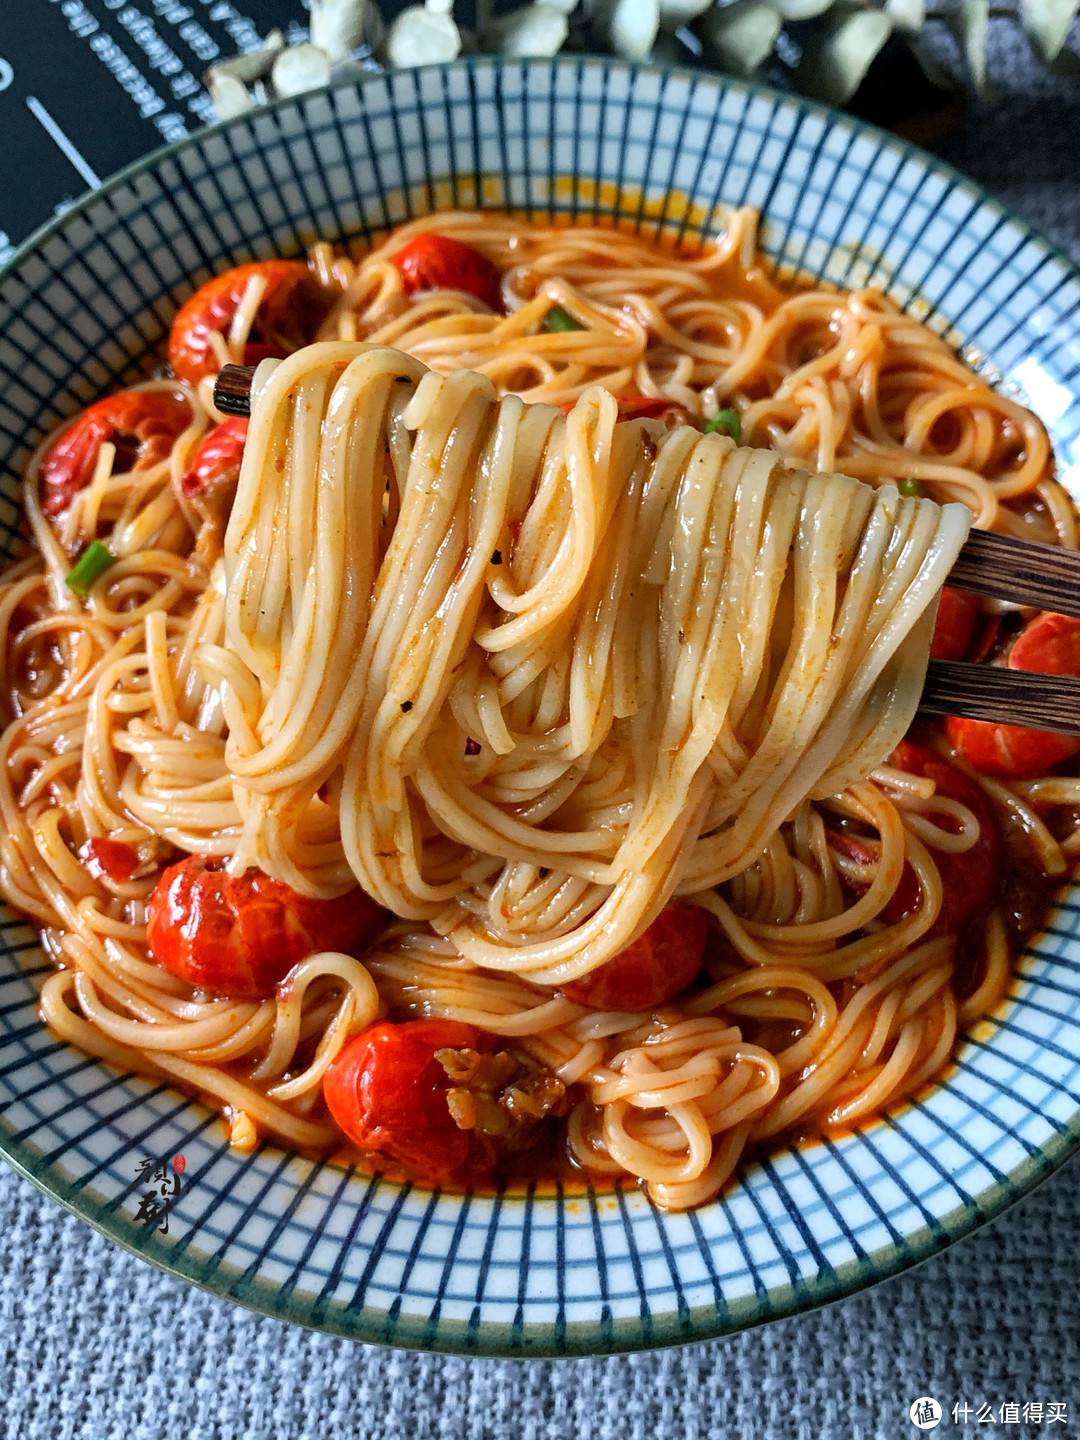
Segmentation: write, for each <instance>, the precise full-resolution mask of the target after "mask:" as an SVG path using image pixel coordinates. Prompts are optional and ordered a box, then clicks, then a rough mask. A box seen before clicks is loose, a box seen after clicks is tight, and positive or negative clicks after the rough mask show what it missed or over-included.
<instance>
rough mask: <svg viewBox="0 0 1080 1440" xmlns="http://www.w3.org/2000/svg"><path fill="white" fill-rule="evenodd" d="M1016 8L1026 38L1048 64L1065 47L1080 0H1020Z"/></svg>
mask: <svg viewBox="0 0 1080 1440" xmlns="http://www.w3.org/2000/svg"><path fill="white" fill-rule="evenodd" d="M1019 9H1020V23H1021V24H1022V25H1023V27H1024V29H1025V31H1026V32H1027V36H1028V39H1029V40H1030V41H1031V43H1032V45H1034V47H1035V49H1036V50H1037V51H1038V52H1039V54H1040V55H1041V56H1042V58H1043V59H1044V60H1045V61H1046V63H1047V64H1048V65H1049V64H1050V62H1051V61H1052V60H1056V59H1057V57H1058V55H1059V54H1060V53H1061V51H1062V49H1063V48H1064V45H1065V41H1066V39H1067V38H1068V34H1069V26H1070V25H1071V24H1072V22H1073V20H1074V19H1075V18H1076V13H1077V11H1078V10H1080V0H1019Z"/></svg>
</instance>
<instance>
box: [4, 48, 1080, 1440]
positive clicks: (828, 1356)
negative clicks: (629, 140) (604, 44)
mask: <svg viewBox="0 0 1080 1440" xmlns="http://www.w3.org/2000/svg"><path fill="white" fill-rule="evenodd" d="M947 52H948V45H947V43H946V44H944V45H943V53H945V54H946V55H947ZM991 73H992V75H993V77H994V79H995V81H996V83H997V85H998V87H999V96H998V98H997V99H996V100H995V101H994V102H992V103H990V104H988V105H982V104H980V105H976V106H974V107H973V109H972V112H971V115H970V117H969V119H968V122H967V124H966V125H965V127H964V128H963V129H962V130H961V131H960V132H958V133H956V134H954V135H953V136H951V137H950V138H949V139H948V140H947V141H946V142H944V143H943V144H941V145H940V146H939V151H940V153H941V154H942V155H943V156H944V157H945V158H946V159H948V160H950V161H952V163H954V164H956V165H958V166H959V167H960V168H961V169H963V170H965V171H966V172H967V173H968V174H970V175H971V176H972V177H973V178H974V179H976V180H978V181H979V182H980V183H981V184H983V185H984V186H986V188H987V189H989V190H990V191H991V192H993V193H994V194H996V195H997V196H998V197H999V198H1000V199H1001V200H1002V201H1003V202H1004V203H1005V204H1006V205H1007V206H1009V207H1010V208H1011V209H1014V210H1016V211H1017V212H1018V213H1020V214H1021V215H1023V216H1024V217H1025V218H1026V219H1027V220H1029V221H1030V222H1031V223H1032V224H1033V225H1035V226H1036V227H1037V228H1039V229H1041V230H1042V231H1043V232H1044V233H1045V234H1046V235H1047V236H1048V237H1049V238H1050V239H1051V240H1053V241H1054V242H1055V243H1056V244H1058V245H1059V246H1061V248H1062V249H1064V250H1065V251H1066V252H1068V253H1069V254H1071V255H1072V256H1073V257H1074V258H1075V259H1077V260H1080V87H1077V86H1076V85H1071V84H1066V83H1064V82H1061V81H1057V80H1053V79H1049V78H1047V77H1045V76H1043V75H1041V74H1040V73H1039V72H1038V71H1037V69H1036V68H1035V66H1034V65H1033V64H1032V63H1031V60H1030V57H1029V55H1028V52H1027V48H1026V46H1025V45H1024V44H1023V42H1022V41H1019V40H1018V39H1017V36H1016V32H1015V31H1014V30H1013V29H1012V28H1011V27H1010V26H1008V25H1004V24H1002V25H995V26H994V28H993V35H992V44H991ZM1078 1174H1080V1172H1078V1171H1077V1170H1076V1167H1075V1166H1074V1167H1070V1168H1067V1169H1066V1170H1065V1171H1064V1172H1063V1173H1062V1174H1060V1175H1058V1176H1057V1177H1055V1178H1054V1179H1053V1180H1051V1181H1049V1182H1048V1183H1047V1184H1046V1185H1045V1186H1044V1187H1043V1188H1042V1189H1041V1190H1040V1191H1038V1192H1037V1193H1036V1194H1035V1195H1033V1196H1031V1197H1030V1198H1029V1199H1028V1200H1026V1201H1025V1202H1024V1203H1023V1204H1022V1205H1020V1206H1018V1207H1017V1208H1016V1209H1014V1210H1013V1211H1012V1212H1011V1213H1010V1214H1008V1215H1006V1216H1005V1217H1003V1218H1002V1219H1001V1220H999V1221H998V1222H996V1223H995V1224H993V1225H991V1226H988V1227H987V1228H986V1229H985V1230H983V1231H981V1232H980V1233H979V1234H977V1235H976V1236H974V1237H973V1238H971V1239H970V1240H968V1241H966V1242H964V1243H962V1244H961V1245H959V1246H957V1247H955V1248H954V1249H952V1250H950V1251H948V1252H947V1253H946V1254H944V1255H941V1256H939V1257H937V1258H935V1259H934V1260H931V1261H928V1262H927V1263H926V1264H925V1265H923V1266H921V1267H920V1268H919V1269H917V1270H916V1271H913V1272H911V1273H909V1274H907V1275H903V1276H900V1277H899V1278H897V1279H896V1280H893V1281H891V1282H889V1283H888V1284H886V1285H883V1286H881V1287H880V1288H878V1289H877V1290H874V1291H872V1292H870V1293H867V1294H864V1295H860V1296H856V1297H855V1298H853V1299H851V1300H847V1301H843V1302H841V1303H839V1304H837V1305H834V1306H832V1307H831V1308H830V1309H828V1310H825V1311H822V1312H819V1313H817V1314H813V1315H808V1316H805V1317H802V1318H800V1319H796V1320H789V1321H784V1322H783V1323H780V1324H776V1325H773V1326H769V1327H767V1328H765V1329H761V1330H755V1331H751V1332H748V1333H746V1334H744V1335H739V1336H735V1337H734V1338H732V1339H729V1340H725V1341H717V1342H714V1343H710V1344H705V1345H697V1346H689V1347H686V1348H684V1349H681V1350H674V1351H664V1352H658V1353H654V1354H643V1355H635V1356H627V1357H619V1358H613V1359H607V1360H595V1361H588V1360H580V1361H562V1362H549V1361H531V1362H514V1361H501V1360H458V1359H445V1358H440V1357H434V1356H416V1355H408V1354H404V1353H394V1352H390V1351H384V1350H377V1349H374V1348H371V1347H366V1346H359V1345H354V1344H351V1343H350V1342H348V1341H344V1340H338V1339H333V1338H330V1337H328V1336H324V1335H318V1334H314V1333H310V1332H308V1331H305V1330H301V1329H299V1328H297V1327H292V1326H287V1325H284V1324H281V1323H280V1322H277V1321H274V1320H267V1319H265V1318H263V1317H262V1316H259V1315H255V1314H252V1313H249V1312H247V1311H245V1310H242V1309H240V1308H238V1307H237V1306H234V1305H230V1304H228V1303H226V1302H225V1301H222V1300H218V1299H216V1298H214V1297H212V1296H209V1295H206V1294H203V1293H202V1292H201V1291H198V1290H195V1289H193V1288H192V1287H190V1286H188V1285H186V1284H184V1283H183V1282H182V1281H179V1280H174V1279H172V1278H171V1277H169V1276H166V1275H162V1274H159V1273H158V1272H157V1271H155V1270H152V1269H151V1268H150V1267H149V1266H147V1265H145V1264H143V1263H142V1262H141V1261H139V1260H136V1259H134V1258H133V1257H131V1256H129V1255H127V1254H126V1253H124V1252H123V1251H121V1250H118V1249H116V1248H115V1247H114V1246H112V1245H111V1244H109V1242H107V1241H106V1240H103V1239H102V1238H101V1237H100V1236H99V1235H97V1234H95V1233H94V1232H93V1231H91V1230H89V1229H88V1228H87V1227H86V1226H85V1225H83V1224H81V1223H80V1222H79V1221H77V1220H74V1219H72V1218H71V1217H70V1216H68V1215H66V1214H64V1213H63V1212H62V1211H61V1210H60V1209H59V1208H58V1207H57V1206H55V1205H53V1204H51V1203H50V1202H49V1201H46V1200H44V1199H43V1198H42V1197H41V1196H39V1195H38V1193H37V1192H36V1191H35V1190H34V1189H33V1187H32V1186H31V1185H29V1184H28V1183H27V1182H26V1181H24V1180H21V1179H19V1178H18V1177H17V1176H16V1175H14V1174H12V1173H9V1172H7V1171H6V1169H3V1167H0V1434H2V1435H3V1436H4V1437H8V1440H16V1437H17V1440H74V1437H79V1440H83V1437H86V1440H166V1437H184V1440H217V1437H223V1440H233V1437H236V1440H279V1437H280V1440H309V1437H310V1440H335V1437H337V1436H357V1437H361V1436H362V1437H365V1440H366V1437H384V1436H385V1437H397V1436H409V1437H414V1440H429V1437H433V1440H564V1437H566V1440H570V1437H579V1436H581V1437H587V1440H706V1437H708V1440H714V1437H721V1436H722V1437H732V1440H744V1437H745V1440H751V1437H753V1440H897V1437H902V1436H908V1435H910V1436H915V1435H917V1434H919V1432H918V1431H917V1430H916V1429H915V1428H914V1426H913V1425H912V1424H911V1423H910V1421H909V1419H908V1407H909V1405H910V1404H911V1403H912V1401H914V1400H915V1399H916V1398H917V1397H919V1396H925V1395H930V1396H933V1397H935V1398H936V1399H937V1400H938V1402H939V1403H940V1404H941V1406H942V1407H943V1409H944V1411H945V1417H946V1418H945V1420H944V1422H943V1424H942V1426H941V1429H940V1431H939V1433H946V1432H949V1431H951V1432H954V1433H955V1432H956V1431H958V1430H960V1429H965V1430H966V1429H967V1427H968V1426H971V1433H973V1434H980V1435H996V1434H1002V1435H1006V1436H1008V1435H1036V1434H1043V1433H1044V1432H1047V1433H1049V1434H1051V1435H1053V1434H1060V1435H1062V1436H1065V1435H1067V1434H1068V1433H1069V1429H1068V1427H1067V1426H1066V1427H1063V1428H1062V1429H1061V1430H1055V1429H1054V1428H1053V1426H1052V1425H1050V1424H1049V1423H1048V1420H1049V1416H1050V1415H1051V1414H1052V1413H1054V1412H1053V1411H1051V1408H1050V1407H1051V1406H1052V1405H1053V1406H1062V1405H1064V1406H1065V1407H1066V1410H1065V1413H1066V1415H1067V1417H1068V1426H1072V1427H1076V1428H1080V1302H1078V1299H1077V1294H1076V1280H1077V1274H1078V1260H1077V1257H1078V1255H1080V1187H1078V1185H1077V1179H1078ZM954 1405H956V1406H959V1407H960V1408H959V1409H958V1411H957V1416H958V1423H957V1422H954V1421H953V1419H952V1409H953V1406H954ZM1006 1405H1008V1406H1012V1405H1015V1406H1016V1407H1017V1413H1018V1414H1020V1415H1021V1416H1022V1415H1023V1414H1024V1411H1023V1408H1022V1407H1023V1406H1025V1405H1027V1406H1028V1407H1029V1409H1028V1411H1027V1415H1028V1422H1027V1423H1026V1424H1025V1423H1024V1422H1023V1421H1022V1420H1021V1421H1020V1422H1018V1423H1014V1422H1013V1420H1012V1418H1011V1416H1012V1414H1013V1412H1012V1411H1011V1410H1004V1411H1003V1409H1002V1407H1003V1406H1006ZM1038 1406H1041V1407H1042V1412H1041V1414H1042V1418H1041V1420H1036V1419H1035V1418H1034V1417H1035V1415H1036V1414H1037V1413H1038V1412H1037V1410H1035V1409H1033V1408H1031V1407H1038ZM964 1407H967V1408H966V1410H965V1408H964ZM1058 1413H1060V1411H1059V1412H1058ZM991 1415H992V1417H993V1420H992V1421H991V1420H990V1419H989V1418H988V1417H989V1416H991ZM987 1427H989V1428H987Z"/></svg>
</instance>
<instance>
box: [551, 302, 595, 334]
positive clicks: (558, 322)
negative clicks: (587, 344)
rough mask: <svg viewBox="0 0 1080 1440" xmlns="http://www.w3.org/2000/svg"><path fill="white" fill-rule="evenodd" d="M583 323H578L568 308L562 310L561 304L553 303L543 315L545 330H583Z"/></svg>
mask: <svg viewBox="0 0 1080 1440" xmlns="http://www.w3.org/2000/svg"><path fill="white" fill-rule="evenodd" d="M584 328H585V327H584V325H579V324H578V322H577V321H576V320H575V319H574V317H573V316H572V315H571V314H570V312H569V310H564V309H563V307H562V306H561V305H553V306H552V307H551V309H550V310H549V311H548V313H547V314H546V315H545V317H544V329H545V330H584Z"/></svg>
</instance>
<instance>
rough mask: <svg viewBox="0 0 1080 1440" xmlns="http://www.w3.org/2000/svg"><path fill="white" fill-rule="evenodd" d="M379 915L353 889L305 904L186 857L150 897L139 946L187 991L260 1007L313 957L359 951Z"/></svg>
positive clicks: (255, 876)
mask: <svg viewBox="0 0 1080 1440" xmlns="http://www.w3.org/2000/svg"><path fill="white" fill-rule="evenodd" d="M380 914H381V912H380V910H379V907H378V906H377V905H376V904H375V902H374V900H372V899H370V898H369V897H368V896H367V895H365V894H364V892H363V891H362V890H361V889H360V888H359V887H357V888H355V889H353V890H350V891H348V892H347V893H346V894H344V895H339V896H338V897H337V898H336V899H334V900H312V899H309V898H308V896H306V895H298V894H297V892H296V891H295V890H293V889H291V888H290V887H289V886H288V885H283V884H282V883H281V881H280V880H272V879H271V878H270V876H269V875H264V874H263V873H262V872H261V871H258V870H249V871H247V872H246V873H245V874H243V875H229V874H227V873H226V871H225V870H224V869H223V868H221V862H220V861H217V860H214V859H212V858H210V857H208V856H205V855H189V856H188V858H187V859H186V860H181V861H180V863H179V864H178V865H171V866H170V867H169V869H168V870H166V871H165V872H164V873H163V874H162V877H161V879H160V880H159V881H158V883H157V888H156V889H155V891H154V893H153V895H151V897H150V901H149V903H148V905H147V908H146V922H147V923H146V942H147V944H148V946H149V947H150V953H151V954H152V955H153V957H154V959H155V960H156V961H157V963H158V964H159V965H160V966H161V967H162V968H163V969H165V970H168V971H169V973H170V974H171V975H178V976H179V977H180V979H181V980H186V981H187V982H188V983H189V984H190V985H194V986H196V987H198V988H199V989H201V990H210V991H213V993H214V994H215V995H226V996H228V997H229V998H230V999H234V1000H263V999H266V998H267V996H269V995H272V994H273V993H274V989H275V987H276V986H277V985H278V983H279V982H280V981H281V980H283V979H284V977H285V976H286V975H287V974H288V972H289V971H290V970H291V969H292V967H293V966H294V965H296V964H298V963H299V962H300V961H301V960H305V959H306V958H307V957H308V956H309V955H311V954H313V953H314V952H315V951H316V950H344V951H346V952H347V953H348V954H352V955H355V954H358V953H359V952H360V951H361V950H363V949H365V948H366V946H367V944H368V942H369V941H370V939H371V937H372V935H373V933H374V931H375V929H376V927H377V926H378V923H379V918H380Z"/></svg>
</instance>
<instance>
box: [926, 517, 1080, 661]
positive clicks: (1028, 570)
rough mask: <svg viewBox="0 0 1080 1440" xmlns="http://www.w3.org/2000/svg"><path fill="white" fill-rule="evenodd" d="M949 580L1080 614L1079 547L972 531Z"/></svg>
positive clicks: (997, 595)
mask: <svg viewBox="0 0 1080 1440" xmlns="http://www.w3.org/2000/svg"><path fill="white" fill-rule="evenodd" d="M949 584H950V585H952V586H953V587H954V588H955V589H957V590H974V591H975V592H976V593H977V594H979V595H993V596H994V597H995V598H996V599H998V600H1012V601H1013V602H1014V603H1015V604H1017V605H1033V606H1035V608H1036V609H1038V610H1054V611H1056V612H1057V613H1058V614H1059V615H1077V616H1080V550H1066V549H1064V548H1063V547H1062V546H1060V545H1040V544H1038V543H1037V542H1036V541H1034V540H1019V539H1017V538H1016V537H1014V536H1012V535H997V534H995V533H994V532H993V531H992V530H972V532H971V534H970V535H969V536H968V538H967V539H966V540H965V541H964V544H963V546H962V548H961V550H960V554H959V555H958V556H957V557H956V564H955V565H954V566H953V568H952V569H951V570H950V571H949ZM1016 673H1021V672H1016Z"/></svg>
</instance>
